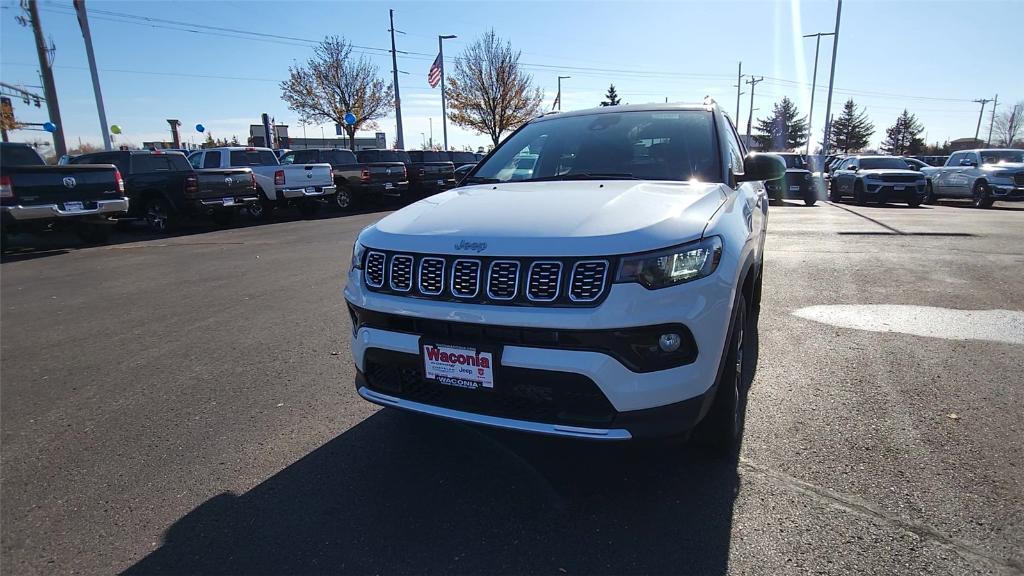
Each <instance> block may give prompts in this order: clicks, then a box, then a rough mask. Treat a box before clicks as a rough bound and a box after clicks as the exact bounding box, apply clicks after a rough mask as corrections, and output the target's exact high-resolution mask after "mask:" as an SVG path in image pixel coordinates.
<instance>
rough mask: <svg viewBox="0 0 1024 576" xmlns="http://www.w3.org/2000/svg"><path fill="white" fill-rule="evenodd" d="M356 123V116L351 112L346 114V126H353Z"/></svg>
mask: <svg viewBox="0 0 1024 576" xmlns="http://www.w3.org/2000/svg"><path fill="white" fill-rule="evenodd" d="M355 123H356V115H355V114H353V113H351V112H346V113H345V124H348V125H349V126H351V125H353V124H355Z"/></svg>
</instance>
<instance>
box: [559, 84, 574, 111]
mask: <svg viewBox="0 0 1024 576" xmlns="http://www.w3.org/2000/svg"><path fill="white" fill-rule="evenodd" d="M569 78H572V76H559V77H558V110H559V111H561V110H562V80H563V79H565V80H568V79H569Z"/></svg>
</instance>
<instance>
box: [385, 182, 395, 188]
mask: <svg viewBox="0 0 1024 576" xmlns="http://www.w3.org/2000/svg"><path fill="white" fill-rule="evenodd" d="M394 187H395V185H394V184H392V183H391V182H385V183H384V189H385V190H391V189H392V188H394Z"/></svg>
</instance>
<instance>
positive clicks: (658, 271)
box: [615, 236, 722, 290]
mask: <svg viewBox="0 0 1024 576" xmlns="http://www.w3.org/2000/svg"><path fill="white" fill-rule="evenodd" d="M721 259H722V239H721V238H719V237H718V236H710V237H708V238H704V239H703V240H699V241H697V242H692V243H690V244H684V245H682V246H677V247H675V248H669V249H667V250H660V251H658V252H648V253H646V254H637V255H634V256H626V257H624V258H623V259H622V263H621V264H619V273H618V274H617V275H616V277H615V281H616V282H637V283H639V284H641V285H642V286H644V287H645V288H648V289H650V290H656V289H658V288H665V287H666V286H675V285H676V284H682V283H683V282H689V281H691V280H696V279H698V278H704V277H705V276H708V275H710V274H711V273H712V272H714V271H715V269H716V268H718V263H719V262H720V261H721Z"/></svg>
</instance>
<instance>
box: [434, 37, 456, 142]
mask: <svg viewBox="0 0 1024 576" xmlns="http://www.w3.org/2000/svg"><path fill="white" fill-rule="evenodd" d="M452 38H456V36H455V35H454V34H449V35H447V36H438V37H437V56H438V58H440V59H441V128H442V129H443V130H444V149H445V150H448V108H447V106H446V104H445V98H444V42H443V41H444V40H451V39H452Z"/></svg>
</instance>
